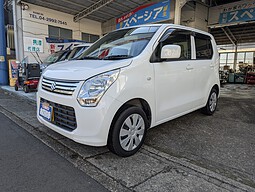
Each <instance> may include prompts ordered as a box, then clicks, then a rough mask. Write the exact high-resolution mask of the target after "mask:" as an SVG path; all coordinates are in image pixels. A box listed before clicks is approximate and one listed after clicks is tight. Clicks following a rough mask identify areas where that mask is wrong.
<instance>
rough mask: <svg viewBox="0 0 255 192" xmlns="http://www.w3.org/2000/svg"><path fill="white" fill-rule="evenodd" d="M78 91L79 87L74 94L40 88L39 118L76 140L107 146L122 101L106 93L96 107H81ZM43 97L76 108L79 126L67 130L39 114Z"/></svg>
mask: <svg viewBox="0 0 255 192" xmlns="http://www.w3.org/2000/svg"><path fill="white" fill-rule="evenodd" d="M77 92H78V89H77V90H76V91H75V92H74V94H73V95H72V96H65V95H60V94H55V93H51V92H48V91H45V90H42V89H41V88H39V90H38V93H37V118H38V120H39V121H40V122H41V123H42V124H44V125H46V126H47V127H49V128H50V129H52V130H54V131H56V132H58V133H59V134H61V135H63V136H65V137H67V138H70V139H72V140H74V141H75V142H78V143H82V144H86V145H91V146H105V145H106V144H107V139H108V132H109V129H110V126H111V122H112V120H113V117H114V115H115V114H116V112H117V110H118V109H119V107H120V106H121V105H122V103H120V102H119V101H117V100H115V99H114V98H112V97H111V96H108V95H107V94H105V95H104V96H103V97H102V98H101V100H100V102H99V103H98V105H97V106H96V107H81V106H80V105H79V103H78V102H77V100H76V95H77ZM41 98H43V99H46V100H48V101H51V102H54V103H57V104H61V105H66V106H70V107H72V108H74V111H75V116H76V123H77V128H76V129H75V130H73V131H69V130H65V129H63V128H60V127H58V126H56V125H54V124H53V123H51V122H49V121H47V120H45V119H44V118H43V117H41V116H40V115H39V107H40V100H41Z"/></svg>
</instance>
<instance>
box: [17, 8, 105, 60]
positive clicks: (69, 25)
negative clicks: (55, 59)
mask: <svg viewBox="0 0 255 192" xmlns="http://www.w3.org/2000/svg"><path fill="white" fill-rule="evenodd" d="M26 4H28V5H29V9H28V10H23V11H22V21H23V36H24V37H36V38H41V39H43V44H44V50H43V53H40V57H41V58H42V60H43V59H45V58H46V57H47V56H48V55H49V53H50V48H49V44H47V43H46V39H45V37H48V25H52V26H56V27H61V28H66V29H71V30H72V31H73V39H77V40H81V33H82V32H84V33H90V34H95V35H100V36H101V35H102V29H101V23H100V22H97V21H93V20H89V19H82V20H80V21H79V22H77V23H75V22H74V21H73V17H74V16H73V15H70V14H66V13H62V12H59V11H55V10H51V9H48V8H44V7H40V6H36V5H33V4H29V3H26ZM42 18H44V20H43V19H42ZM47 19H48V20H47ZM25 56H29V61H30V62H35V59H34V58H33V56H32V55H31V53H29V52H25Z"/></svg>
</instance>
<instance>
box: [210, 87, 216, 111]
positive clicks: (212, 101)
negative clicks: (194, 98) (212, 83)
mask: <svg viewBox="0 0 255 192" xmlns="http://www.w3.org/2000/svg"><path fill="white" fill-rule="evenodd" d="M216 106H217V94H216V93H215V92H213V93H212V94H211V96H210V100H209V108H210V111H211V112H214V111H215V109H216Z"/></svg>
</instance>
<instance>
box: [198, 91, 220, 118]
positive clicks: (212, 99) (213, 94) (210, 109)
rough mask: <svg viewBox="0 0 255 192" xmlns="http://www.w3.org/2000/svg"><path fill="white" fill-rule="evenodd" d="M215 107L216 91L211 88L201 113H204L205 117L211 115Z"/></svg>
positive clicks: (216, 101)
mask: <svg viewBox="0 0 255 192" xmlns="http://www.w3.org/2000/svg"><path fill="white" fill-rule="evenodd" d="M217 105H218V91H217V90H216V89H215V88H212V90H211V92H210V94H209V97H208V100H207V103H206V106H205V107H204V108H202V113H204V114H205V115H212V114H213V113H214V112H215V111H216V109H217Z"/></svg>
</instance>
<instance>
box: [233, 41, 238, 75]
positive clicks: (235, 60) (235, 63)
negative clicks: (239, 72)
mask: <svg viewBox="0 0 255 192" xmlns="http://www.w3.org/2000/svg"><path fill="white" fill-rule="evenodd" d="M236 65H237V42H236V43H235V55H234V71H235V72H236Z"/></svg>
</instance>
